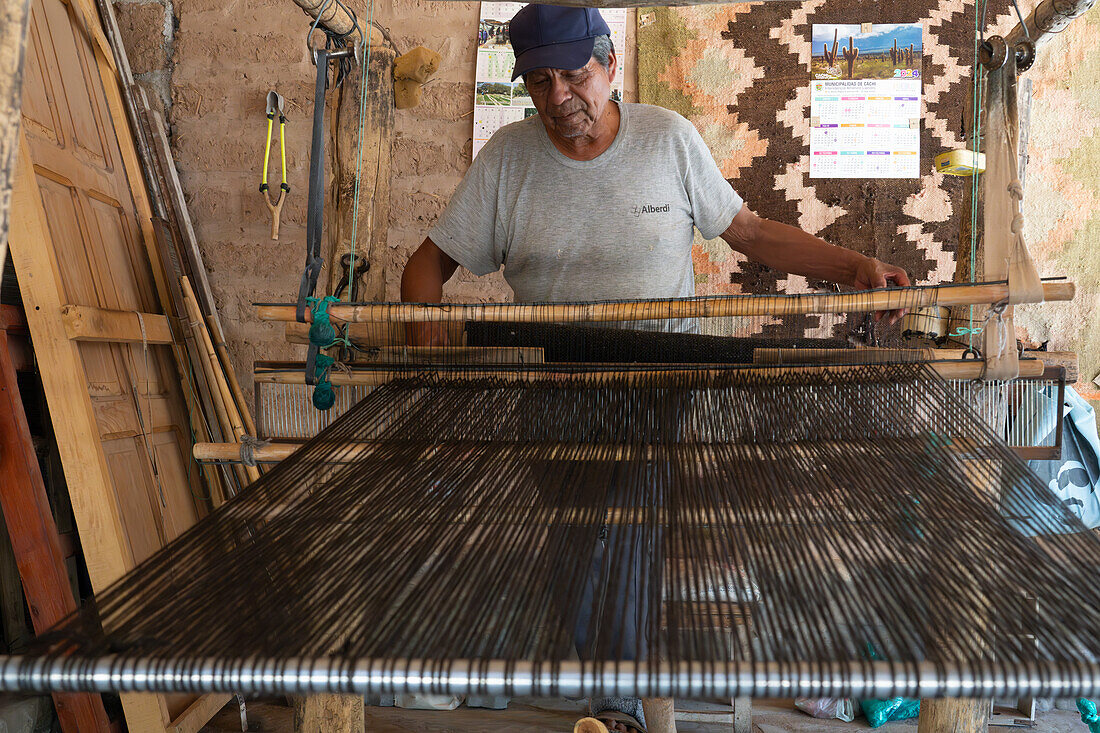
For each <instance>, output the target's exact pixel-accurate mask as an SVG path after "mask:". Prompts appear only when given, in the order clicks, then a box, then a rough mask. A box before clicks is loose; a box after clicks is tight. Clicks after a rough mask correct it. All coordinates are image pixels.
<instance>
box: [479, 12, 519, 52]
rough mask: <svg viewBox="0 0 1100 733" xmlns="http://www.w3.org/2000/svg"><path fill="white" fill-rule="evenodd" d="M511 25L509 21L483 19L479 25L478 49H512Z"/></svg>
mask: <svg viewBox="0 0 1100 733" xmlns="http://www.w3.org/2000/svg"><path fill="white" fill-rule="evenodd" d="M509 23H510V21H507V20H492V19H491V18H483V19H482V20H481V23H480V24H478V29H477V47H478V48H485V49H490V50H492V49H497V48H511V41H510V40H509V39H508V25H509Z"/></svg>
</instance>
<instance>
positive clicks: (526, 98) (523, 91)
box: [512, 81, 535, 107]
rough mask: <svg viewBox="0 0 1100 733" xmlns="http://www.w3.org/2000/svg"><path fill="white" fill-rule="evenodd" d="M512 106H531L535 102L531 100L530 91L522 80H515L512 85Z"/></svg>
mask: <svg viewBox="0 0 1100 733" xmlns="http://www.w3.org/2000/svg"><path fill="white" fill-rule="evenodd" d="M512 106H513V107H533V106H535V103H534V102H532V101H531V93H530V92H528V91H527V85H526V84H524V83H523V82H522V81H517V82H516V83H515V84H513V85H512Z"/></svg>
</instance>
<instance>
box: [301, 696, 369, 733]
mask: <svg viewBox="0 0 1100 733" xmlns="http://www.w3.org/2000/svg"><path fill="white" fill-rule="evenodd" d="M364 726H365V721H364V717H363V696H362V695H308V696H305V697H295V698H294V731H295V733H363V730H364Z"/></svg>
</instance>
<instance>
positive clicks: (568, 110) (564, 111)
mask: <svg viewBox="0 0 1100 733" xmlns="http://www.w3.org/2000/svg"><path fill="white" fill-rule="evenodd" d="M584 109H586V107H585V106H584V105H583V104H581V105H574V106H572V107H560V108H557V109H551V110H550V116H551V117H568V116H569V115H571V114H573V113H574V112H580V111H582V110H584Z"/></svg>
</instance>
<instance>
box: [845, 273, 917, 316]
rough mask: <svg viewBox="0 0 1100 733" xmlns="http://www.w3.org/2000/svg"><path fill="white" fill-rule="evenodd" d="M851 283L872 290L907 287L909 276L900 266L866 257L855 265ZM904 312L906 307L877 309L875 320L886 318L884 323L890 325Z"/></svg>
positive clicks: (862, 288)
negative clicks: (892, 286)
mask: <svg viewBox="0 0 1100 733" xmlns="http://www.w3.org/2000/svg"><path fill="white" fill-rule="evenodd" d="M852 285H854V286H855V287H856V288H857V289H858V290H874V289H876V288H885V287H888V286H890V285H897V286H900V287H908V286H909V276H908V275H906V274H905V270H903V269H901V268H900V267H895V266H894V265H888V264H886V263H885V262H880V261H879V260H876V259H875V258H873V257H868V258H866V259H864V260H863V262H861V263H860V264H859V265H858V266H857V267H856V272H855V277H854V278H853V280H852ZM905 313H906V309H904V308H899V309H898V310H892V311H878V312H877V313H875V320H876V321H879V320H882V319H886V325H888V326H892V325H894V324H895V323H897V322H898V321H899V320H901V317H902V316H904V315H905Z"/></svg>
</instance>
